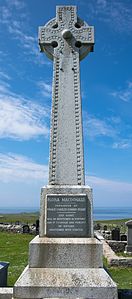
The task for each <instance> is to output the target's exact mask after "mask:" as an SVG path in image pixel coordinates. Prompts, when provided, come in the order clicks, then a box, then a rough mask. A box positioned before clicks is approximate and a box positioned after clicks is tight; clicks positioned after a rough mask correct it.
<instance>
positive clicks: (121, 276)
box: [103, 257, 132, 289]
mask: <svg viewBox="0 0 132 299" xmlns="http://www.w3.org/2000/svg"><path fill="white" fill-rule="evenodd" d="M103 264H104V268H105V269H106V271H107V272H108V273H109V275H110V276H111V277H112V279H113V280H114V281H115V282H116V284H117V287H118V289H132V267H127V268H124V267H109V265H108V263H107V259H106V258H105V257H104V258H103Z"/></svg>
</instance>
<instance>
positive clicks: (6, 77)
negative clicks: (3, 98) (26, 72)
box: [0, 71, 11, 80]
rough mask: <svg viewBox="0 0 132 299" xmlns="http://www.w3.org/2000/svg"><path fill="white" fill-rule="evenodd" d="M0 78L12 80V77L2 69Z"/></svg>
mask: <svg viewBox="0 0 132 299" xmlns="http://www.w3.org/2000/svg"><path fill="white" fill-rule="evenodd" d="M0 78H1V79H4V80H10V79H11V77H10V76H9V75H8V74H7V73H5V72H3V71H0Z"/></svg>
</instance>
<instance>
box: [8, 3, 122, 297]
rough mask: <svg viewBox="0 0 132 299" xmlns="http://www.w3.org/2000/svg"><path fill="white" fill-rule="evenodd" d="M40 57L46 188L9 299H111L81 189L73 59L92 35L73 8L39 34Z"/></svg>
mask: <svg viewBox="0 0 132 299" xmlns="http://www.w3.org/2000/svg"><path fill="white" fill-rule="evenodd" d="M39 45H40V49H41V51H42V52H45V54H46V55H47V56H48V57H49V58H50V59H52V60H53V87H52V88H53V90H52V117H51V134H50V161H49V182H48V185H47V186H46V187H43V188H42V189H41V206H40V227H39V236H36V237H35V238H34V239H33V240H32V241H31V242H30V245H29V265H28V266H27V267H26V269H25V270H24V272H23V273H22V275H21V276H20V278H19V279H18V281H17V282H16V284H15V286H14V293H13V298H14V299H21V298H24V299H26V298H28V299H30V298H35V299H36V298H38V299H41V298H94V299H104V298H105V299H106V298H109V299H117V287H116V284H115V283H114V282H113V281H112V279H111V278H110V277H109V275H108V274H107V273H106V272H105V270H104V269H103V263H102V253H103V248H102V243H101V242H100V241H99V240H97V239H96V238H94V236H93V211H92V189H91V188H90V187H89V186H85V176H84V153H83V133H82V111H81V95H80V60H82V59H83V58H84V57H85V56H86V55H87V54H88V53H89V52H91V51H93V45H94V29H93V27H92V26H89V25H88V24H87V23H86V22H85V21H83V20H81V19H80V18H79V17H78V16H77V8H76V6H57V8H56V18H54V19H52V20H50V21H49V22H48V23H47V24H46V25H45V26H43V27H40V29H39Z"/></svg>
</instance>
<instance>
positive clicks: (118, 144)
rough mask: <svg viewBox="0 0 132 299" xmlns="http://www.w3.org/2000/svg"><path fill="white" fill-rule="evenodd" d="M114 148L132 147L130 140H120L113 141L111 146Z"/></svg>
mask: <svg viewBox="0 0 132 299" xmlns="http://www.w3.org/2000/svg"><path fill="white" fill-rule="evenodd" d="M112 147H113V148H114V149H128V148H131V147H132V142H131V140H121V141H119V142H114V143H113V146H112Z"/></svg>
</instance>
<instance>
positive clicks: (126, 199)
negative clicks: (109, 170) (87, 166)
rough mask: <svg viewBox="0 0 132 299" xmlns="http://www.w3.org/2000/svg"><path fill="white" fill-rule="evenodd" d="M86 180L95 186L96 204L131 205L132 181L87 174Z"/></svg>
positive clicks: (94, 196)
mask: <svg viewBox="0 0 132 299" xmlns="http://www.w3.org/2000/svg"><path fill="white" fill-rule="evenodd" d="M86 182H87V184H88V185H89V186H90V187H92V188H93V202H94V206H114V207H115V206H118V207H121V206H123V207H124V206H131V202H132V201H131V199H132V183H127V182H123V181H116V180H109V179H107V178H101V177H97V176H86Z"/></svg>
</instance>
